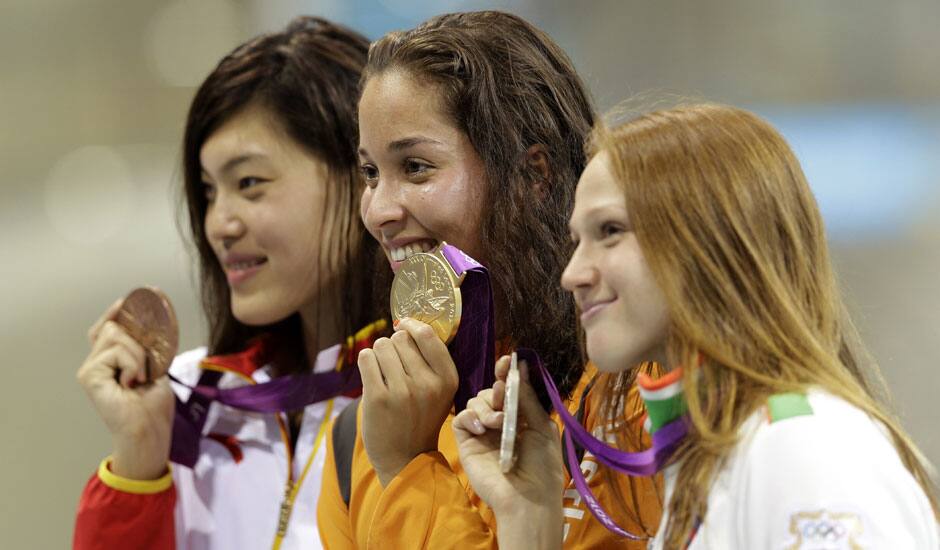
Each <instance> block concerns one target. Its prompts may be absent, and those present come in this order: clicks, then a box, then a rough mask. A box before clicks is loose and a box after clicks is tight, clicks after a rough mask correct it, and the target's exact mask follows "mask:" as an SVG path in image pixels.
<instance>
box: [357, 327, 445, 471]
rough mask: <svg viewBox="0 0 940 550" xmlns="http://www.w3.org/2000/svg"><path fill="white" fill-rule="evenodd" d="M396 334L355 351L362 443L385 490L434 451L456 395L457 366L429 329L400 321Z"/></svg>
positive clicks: (442, 344)
mask: <svg viewBox="0 0 940 550" xmlns="http://www.w3.org/2000/svg"><path fill="white" fill-rule="evenodd" d="M395 330H396V332H395V334H393V335H392V337H391V338H380V339H378V340H376V341H375V343H374V344H373V346H372V349H367V350H363V351H362V352H360V353H359V371H360V373H361V375H362V439H363V443H364V444H365V448H366V454H368V455H369V461H370V462H371V463H372V465H373V467H374V468H375V472H376V475H377V476H378V478H379V481H380V482H381V483H382V486H383V487H385V486H387V485H388V484H389V482H391V480H392V479H393V478H394V477H395V476H396V475H398V472H400V471H401V470H402V469H403V468H404V467H405V466H407V465H408V463H409V462H411V461H412V460H413V459H414V458H415V457H416V456H418V455H419V454H421V453H424V452H428V451H434V450H436V449H437V441H438V437H439V434H440V431H441V426H442V425H443V424H444V420H445V419H446V418H447V415H448V413H449V412H450V409H451V406H452V405H453V401H454V394H455V393H456V391H457V367H456V366H455V365H454V361H453V359H451V357H450V352H448V351H447V347H446V346H445V345H444V343H443V342H441V340H440V339H439V338H438V336H437V335H436V334H435V333H434V330H433V329H432V328H431V327H430V326H428V325H426V324H424V323H422V322H420V321H416V320H414V319H402V320H401V321H400V322H399V323H398V325H397V326H396V327H395Z"/></svg>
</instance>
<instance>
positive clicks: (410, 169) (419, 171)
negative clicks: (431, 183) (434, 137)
mask: <svg viewBox="0 0 940 550" xmlns="http://www.w3.org/2000/svg"><path fill="white" fill-rule="evenodd" d="M430 169H431V165H430V164H428V163H426V162H422V161H420V160H415V159H408V160H406V161H405V173H406V174H408V175H409V176H423V175H426V174H427V172H428V170H430Z"/></svg>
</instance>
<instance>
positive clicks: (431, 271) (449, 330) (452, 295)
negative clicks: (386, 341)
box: [391, 243, 461, 344]
mask: <svg viewBox="0 0 940 550" xmlns="http://www.w3.org/2000/svg"><path fill="white" fill-rule="evenodd" d="M441 246H443V243H442V244H441ZM391 306H392V307H391V309H392V319H393V320H395V321H398V320H400V319H402V318H404V317H411V318H412V319H416V320H418V321H421V322H422V323H427V324H428V325H430V326H431V328H433V329H434V332H435V333H436V334H437V336H438V337H439V338H440V339H441V341H443V342H444V343H445V344H449V343H450V341H451V340H453V338H454V336H456V335H457V328H458V327H459V326H460V313H461V301H460V280H459V279H458V278H457V276H456V275H455V274H454V269H453V268H452V267H451V266H450V264H449V263H447V260H446V259H445V258H444V255H443V254H442V253H441V251H440V247H438V249H437V250H436V251H432V252H420V253H418V254H415V255H414V256H412V257H410V258H408V259H407V260H405V261H404V262H402V265H401V267H400V268H399V269H398V272H397V273H395V279H394V280H393V281H392V296H391Z"/></svg>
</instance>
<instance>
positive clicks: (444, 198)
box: [428, 173, 483, 259]
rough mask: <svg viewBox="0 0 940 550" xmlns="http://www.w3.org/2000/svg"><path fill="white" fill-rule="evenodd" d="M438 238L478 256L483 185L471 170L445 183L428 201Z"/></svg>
mask: <svg viewBox="0 0 940 550" xmlns="http://www.w3.org/2000/svg"><path fill="white" fill-rule="evenodd" d="M431 204H432V205H434V206H433V208H430V209H428V210H429V214H431V213H433V215H434V216H435V220H436V222H437V225H438V227H439V228H440V230H441V231H442V233H443V234H442V237H444V238H446V239H448V240H449V241H451V242H452V243H454V244H458V243H459V245H460V248H462V249H463V250H464V251H465V252H467V253H468V254H470V255H471V256H474V257H476V258H477V259H481V258H480V256H481V252H482V251H481V250H480V242H479V240H480V225H481V223H482V217H483V184H482V181H481V180H479V179H477V178H475V177H474V174H472V173H460V174H457V176H456V177H454V178H452V179H451V180H450V181H448V182H447V183H446V184H445V185H443V186H441V189H440V192H439V193H437V196H436V197H434V201H433V202H432V203H431Z"/></svg>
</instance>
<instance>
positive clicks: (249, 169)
mask: <svg viewBox="0 0 940 550" xmlns="http://www.w3.org/2000/svg"><path fill="white" fill-rule="evenodd" d="M199 158H200V162H201V164H202V170H203V173H202V177H203V182H204V186H205V191H206V198H207V200H208V209H207V211H206V216H205V233H206V237H207V238H208V240H209V243H210V245H211V246H212V250H213V252H214V253H215V255H216V258H217V259H218V261H219V264H220V265H221V266H222V269H223V271H224V272H225V275H226V278H227V281H228V284H229V290H230V296H231V304H232V313H233V315H234V316H235V318H236V319H238V320H239V321H241V322H242V323H245V324H247V325H266V324H270V323H274V322H277V321H280V320H281V319H284V318H286V317H287V316H289V315H291V314H292V313H294V312H297V311H301V312H303V311H304V309H305V308H310V307H313V305H314V304H315V301H316V297H317V294H318V292H317V291H318V288H319V285H320V283H321V281H322V279H324V278H325V277H324V276H325V274H323V273H320V274H318V270H317V263H318V257H319V252H320V245H319V243H320V237H321V231H320V228H321V220H322V218H323V216H324V210H325V205H324V201H325V196H326V185H327V179H328V170H327V166H326V164H325V163H323V162H321V161H320V160H318V159H317V158H315V157H314V156H313V155H311V154H310V153H308V152H307V151H305V150H304V149H302V148H301V147H300V146H299V145H297V144H296V143H294V142H293V141H292V140H291V139H290V138H288V137H287V134H286V132H285V131H284V130H282V129H281V128H280V124H279V123H278V122H277V121H276V119H275V118H274V117H273V115H271V114H270V113H269V112H268V111H267V110H265V109H264V108H262V107H259V106H249V107H247V108H245V109H244V110H242V111H240V112H238V113H237V114H235V115H234V116H232V117H231V118H230V119H229V120H228V121H226V122H225V123H224V124H223V125H222V126H220V127H219V128H218V129H217V130H216V131H215V132H213V133H212V134H211V135H210V136H209V138H208V139H207V140H206V141H205V143H204V144H203V146H202V149H201V151H200V157H199ZM318 275H319V276H318Z"/></svg>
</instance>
